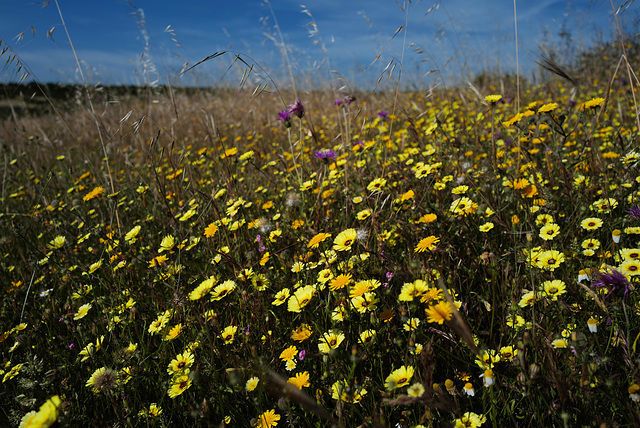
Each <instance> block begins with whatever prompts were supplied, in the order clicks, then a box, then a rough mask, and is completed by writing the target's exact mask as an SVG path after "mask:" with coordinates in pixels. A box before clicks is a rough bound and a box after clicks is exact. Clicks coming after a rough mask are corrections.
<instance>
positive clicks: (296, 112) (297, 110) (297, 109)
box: [288, 100, 304, 118]
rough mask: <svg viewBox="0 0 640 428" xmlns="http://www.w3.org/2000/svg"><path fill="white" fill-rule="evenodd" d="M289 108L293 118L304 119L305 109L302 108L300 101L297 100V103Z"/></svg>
mask: <svg viewBox="0 0 640 428" xmlns="http://www.w3.org/2000/svg"><path fill="white" fill-rule="evenodd" d="M288 107H289V113H290V114H292V115H293V116H298V117H299V118H302V116H304V107H303V106H302V103H301V102H300V100H296V102H295V103H293V104H289V106H288Z"/></svg>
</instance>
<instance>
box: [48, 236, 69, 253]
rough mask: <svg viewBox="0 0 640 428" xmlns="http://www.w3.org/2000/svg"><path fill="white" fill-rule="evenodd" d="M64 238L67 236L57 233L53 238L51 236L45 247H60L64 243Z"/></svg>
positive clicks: (53, 248)
mask: <svg viewBox="0 0 640 428" xmlns="http://www.w3.org/2000/svg"><path fill="white" fill-rule="evenodd" d="M66 240H67V238H65V237H64V236H61V235H58V236H56V237H55V238H53V240H52V241H51V242H50V243H49V245H47V248H48V249H50V250H57V249H58V248H61V247H62V246H63V245H64V243H65V242H66Z"/></svg>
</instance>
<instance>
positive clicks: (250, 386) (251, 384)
mask: <svg viewBox="0 0 640 428" xmlns="http://www.w3.org/2000/svg"><path fill="white" fill-rule="evenodd" d="M258 382H260V379H259V378H257V377H256V376H253V377H250V378H249V379H247V383H246V384H245V386H244V389H245V391H247V392H251V391H253V390H255V389H256V388H257V387H258Z"/></svg>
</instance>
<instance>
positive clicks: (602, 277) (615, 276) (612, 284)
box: [592, 269, 631, 300]
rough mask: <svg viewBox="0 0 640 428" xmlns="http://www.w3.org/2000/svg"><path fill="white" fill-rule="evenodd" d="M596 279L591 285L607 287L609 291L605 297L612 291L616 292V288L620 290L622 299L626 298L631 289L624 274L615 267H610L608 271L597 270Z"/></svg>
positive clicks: (612, 292)
mask: <svg viewBox="0 0 640 428" xmlns="http://www.w3.org/2000/svg"><path fill="white" fill-rule="evenodd" d="M596 277H597V278H596V279H597V281H596V282H594V283H593V284H592V286H593V287H607V290H609V293H608V294H607V295H606V296H605V299H606V298H607V297H609V296H611V295H612V294H614V293H618V294H619V292H618V290H621V292H622V298H623V300H626V299H627V296H628V295H629V291H631V288H630V287H631V284H630V283H629V280H628V279H627V277H626V276H624V275H623V274H622V273H620V272H618V271H617V270H615V269H611V270H610V271H609V272H597V273H596Z"/></svg>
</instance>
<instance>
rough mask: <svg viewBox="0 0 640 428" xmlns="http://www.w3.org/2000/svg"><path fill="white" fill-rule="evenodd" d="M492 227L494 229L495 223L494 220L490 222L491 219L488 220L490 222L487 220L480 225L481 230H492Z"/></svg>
mask: <svg viewBox="0 0 640 428" xmlns="http://www.w3.org/2000/svg"><path fill="white" fill-rule="evenodd" d="M491 229H493V223H492V222H490V221H488V222H486V223H484V224H481V225H480V226H479V227H478V230H479V231H480V232H488V231H490V230H491Z"/></svg>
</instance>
